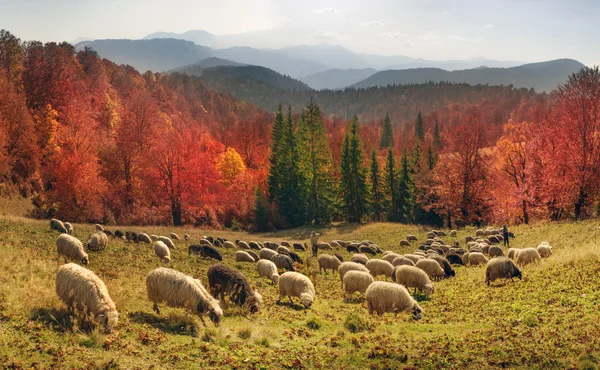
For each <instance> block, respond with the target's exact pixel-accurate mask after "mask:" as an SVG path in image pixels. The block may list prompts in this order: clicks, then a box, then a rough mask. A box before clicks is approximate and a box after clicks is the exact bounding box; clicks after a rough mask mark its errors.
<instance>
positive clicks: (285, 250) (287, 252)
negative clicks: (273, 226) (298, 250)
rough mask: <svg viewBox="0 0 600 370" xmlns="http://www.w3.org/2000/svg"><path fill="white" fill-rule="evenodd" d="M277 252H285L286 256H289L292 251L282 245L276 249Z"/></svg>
mask: <svg viewBox="0 0 600 370" xmlns="http://www.w3.org/2000/svg"><path fill="white" fill-rule="evenodd" d="M275 252H277V253H282V252H285V253H286V254H289V253H290V250H289V249H287V248H286V247H284V246H282V245H281V246H279V247H277V249H275Z"/></svg>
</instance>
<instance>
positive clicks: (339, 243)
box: [331, 240, 348, 248]
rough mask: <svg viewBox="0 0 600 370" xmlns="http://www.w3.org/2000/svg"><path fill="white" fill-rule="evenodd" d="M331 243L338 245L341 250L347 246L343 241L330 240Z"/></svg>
mask: <svg viewBox="0 0 600 370" xmlns="http://www.w3.org/2000/svg"><path fill="white" fill-rule="evenodd" d="M331 242H332V243H336V244H338V245H339V246H340V247H341V248H346V245H348V243H347V242H345V241H343V240H332V241H331Z"/></svg>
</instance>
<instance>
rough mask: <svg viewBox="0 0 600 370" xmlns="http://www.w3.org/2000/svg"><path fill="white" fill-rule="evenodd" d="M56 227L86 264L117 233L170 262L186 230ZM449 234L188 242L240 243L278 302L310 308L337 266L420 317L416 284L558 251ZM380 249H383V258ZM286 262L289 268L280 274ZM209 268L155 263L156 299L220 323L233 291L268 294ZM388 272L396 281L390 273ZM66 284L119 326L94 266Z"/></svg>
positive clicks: (242, 297) (496, 275) (376, 297)
mask: <svg viewBox="0 0 600 370" xmlns="http://www.w3.org/2000/svg"><path fill="white" fill-rule="evenodd" d="M50 227H51V229H53V230H56V231H59V232H60V233H61V234H60V235H59V237H58V238H57V240H56V246H57V251H58V255H59V258H60V257H61V256H62V257H64V259H65V262H67V260H73V261H76V262H78V263H80V264H81V265H84V266H87V265H88V263H89V256H88V254H87V252H86V250H88V251H94V252H96V251H101V250H103V249H104V248H106V246H107V245H108V236H111V237H113V238H119V239H123V240H128V241H132V242H136V243H140V242H141V243H147V244H152V247H153V250H154V253H155V254H156V256H157V257H158V258H159V259H161V260H162V261H163V262H164V263H169V262H170V261H171V256H170V249H174V248H175V243H174V242H173V239H176V240H179V239H180V238H179V236H178V235H177V234H175V233H171V234H170V237H166V236H157V235H147V234H144V233H139V234H138V233H135V232H130V231H127V232H125V233H123V232H121V231H120V230H116V231H115V232H114V233H113V232H110V231H108V230H105V229H104V228H103V227H102V226H101V225H96V226H95V227H96V232H95V233H94V234H90V236H89V241H88V242H87V244H86V247H85V248H84V246H83V243H82V242H81V241H80V240H79V239H77V238H76V237H74V236H73V235H72V234H73V226H72V225H71V224H69V223H62V222H61V221H60V220H57V219H52V220H51V221H50ZM445 236H446V234H445V233H444V232H443V231H436V230H433V231H431V232H430V233H428V235H427V239H426V240H425V241H424V242H423V243H420V244H418V248H417V249H416V250H415V251H414V252H412V253H409V254H404V255H399V254H397V253H395V252H393V251H385V252H384V251H382V250H381V249H380V248H379V246H377V245H376V244H375V243H373V242H371V241H368V240H365V241H361V242H356V241H343V240H333V241H331V242H330V243H326V242H320V241H319V240H318V238H319V234H317V233H314V232H313V233H312V234H311V238H310V241H309V242H305V243H304V244H300V243H290V242H287V241H282V242H280V243H272V242H264V243H260V242H255V241H251V242H245V241H241V240H236V241H235V242H232V241H228V240H225V239H223V238H212V237H203V239H201V240H200V242H199V243H198V244H191V245H189V246H188V254H196V255H199V256H201V257H204V258H210V259H215V260H218V261H222V260H223V258H222V255H221V253H220V252H219V250H218V248H236V249H239V250H238V251H236V252H235V261H236V262H248V263H254V264H255V265H256V270H257V272H258V275H259V277H264V278H266V279H269V280H270V281H271V282H272V284H274V285H277V287H278V289H279V299H278V302H279V301H281V299H282V298H285V297H288V298H289V299H290V301H291V302H292V303H293V298H298V299H299V300H300V303H301V304H302V305H303V306H304V307H305V308H309V307H310V306H311V305H312V304H313V302H314V300H315V295H316V290H315V282H316V278H317V274H322V273H323V272H327V271H328V270H331V271H332V272H333V273H335V272H337V273H338V274H339V277H340V282H341V288H342V289H343V291H344V293H345V295H346V296H352V295H353V294H354V293H356V292H359V293H361V294H363V295H364V297H365V299H366V302H367V306H368V310H369V313H370V314H373V313H377V314H379V315H382V314H384V313H386V312H393V313H398V312H402V311H407V312H410V313H412V315H413V317H414V318H415V319H420V318H421V317H422V315H423V309H422V308H421V307H420V306H419V304H418V303H417V301H416V300H415V299H414V298H413V296H411V294H410V292H409V290H408V289H410V288H414V293H415V294H416V292H417V291H419V292H422V293H423V294H424V295H425V298H426V299H429V297H430V296H431V295H432V294H433V293H434V292H435V287H434V283H433V281H436V280H440V279H447V278H451V277H452V276H455V274H456V273H455V270H454V268H453V267H452V266H453V265H467V266H476V265H483V264H487V266H486V272H485V282H486V283H487V284H488V285H490V283H492V282H494V281H496V280H498V279H511V280H512V278H514V277H518V278H519V279H521V278H522V273H521V270H520V269H519V267H517V265H519V266H521V267H522V266H524V265H527V264H530V263H535V262H538V261H540V260H541V258H546V257H549V256H550V255H551V254H552V247H551V246H550V245H549V244H548V243H546V242H543V243H541V244H540V245H539V246H538V247H537V248H525V249H515V248H510V249H509V250H508V252H507V257H506V256H505V255H504V250H503V249H502V248H501V247H500V246H497V245H494V243H499V242H501V241H502V235H501V232H500V231H499V230H496V229H493V228H488V229H486V230H477V232H476V236H475V237H470V236H468V237H466V239H465V242H466V248H462V247H460V246H459V243H458V241H457V240H454V243H453V245H452V246H450V245H447V244H446V243H445V242H444V241H443V239H442V237H445ZM450 237H454V238H455V237H456V231H455V230H453V231H451V232H450ZM512 237H514V235H512ZM184 239H185V240H187V241H189V240H190V237H189V236H188V235H187V234H186V235H184ZM414 242H418V238H417V237H416V236H414V235H408V236H407V238H406V240H402V241H400V246H410V245H412V244H411V243H414ZM308 249H310V250H311V251H312V256H310V257H308V258H306V261H304V260H303V259H302V258H301V257H300V255H299V254H298V253H297V252H303V251H307V250H308ZM341 249H346V251H347V252H349V253H353V255H352V257H351V259H350V261H344V259H343V257H342V256H341V255H339V254H337V253H331V254H329V253H323V252H321V253H319V252H320V251H335V250H341ZM255 251H256V252H255ZM380 254H381V258H375V257H376V256H377V255H380ZM368 255H369V256H370V257H371V258H369V256H368ZM299 265H305V266H306V267H305V268H306V272H307V273H306V275H305V274H302V273H300V272H297V271H296V268H297V266H299ZM280 270H285V272H283V273H281V274H280V273H279V271H280ZM309 276H310V278H309ZM378 276H382V277H383V279H384V281H377V280H376V279H377V277H378ZM207 277H208V287H209V289H206V288H205V286H204V285H203V283H202V282H201V281H200V280H199V279H195V278H193V277H191V276H188V275H186V274H184V273H181V272H179V271H176V270H173V269H169V268H165V267H160V268H157V269H154V270H152V271H151V272H150V273H149V274H148V275H147V277H146V289H147V295H148V300H149V301H150V302H152V304H153V309H154V311H155V312H156V313H157V314H160V310H159V306H158V305H159V304H166V305H167V306H169V307H181V308H185V309H187V310H189V311H191V312H193V313H196V314H198V315H199V316H200V318H201V319H202V322H203V323H204V319H203V315H207V316H208V317H209V319H210V320H211V321H212V322H213V323H214V325H219V323H220V321H221V317H222V316H223V310H222V308H221V303H223V302H225V300H229V301H230V302H231V303H233V304H235V305H238V306H241V307H243V308H245V309H247V310H249V311H250V312H251V313H255V312H257V311H258V310H259V309H260V306H261V305H262V296H261V295H260V294H259V293H258V291H256V290H255V289H254V288H253V286H252V285H251V283H250V281H249V280H248V278H247V277H246V276H245V275H244V274H243V273H242V272H240V271H239V270H238V269H235V268H232V267H230V266H227V265H225V264H220V263H219V264H214V265H212V266H210V267H209V269H208V271H207ZM388 277H389V278H390V280H391V282H388V281H387V278H388ZM56 292H57V294H58V296H59V298H60V299H61V300H62V301H63V302H64V303H65V304H66V305H67V307H68V308H69V309H70V310H75V309H76V310H79V311H83V312H84V313H85V315H86V316H87V315H89V314H90V313H91V314H93V315H94V317H95V318H96V320H97V321H98V322H99V323H101V324H102V325H104V329H105V331H107V332H110V331H111V329H112V328H113V327H114V326H115V325H116V324H117V321H118V313H117V310H116V307H115V304H114V303H113V301H112V300H111V298H110V296H109V294H108V290H107V288H106V285H105V284H104V283H103V282H102V280H101V279H99V278H98V277H97V276H96V275H95V274H94V273H93V272H92V271H90V270H89V269H87V268H85V267H81V266H80V265H78V264H76V263H67V264H65V265H62V266H61V267H60V268H59V269H58V272H57V274H56Z"/></svg>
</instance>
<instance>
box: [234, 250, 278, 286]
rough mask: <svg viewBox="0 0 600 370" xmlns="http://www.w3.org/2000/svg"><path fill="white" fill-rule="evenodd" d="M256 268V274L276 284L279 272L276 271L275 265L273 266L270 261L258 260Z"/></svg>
mask: <svg viewBox="0 0 600 370" xmlns="http://www.w3.org/2000/svg"><path fill="white" fill-rule="evenodd" d="M242 253H244V252H242ZM256 270H257V271H258V276H261V277H266V278H268V279H270V280H271V282H273V284H277V282H278V281H279V272H278V271H277V266H275V264H274V263H273V262H272V261H267V260H260V261H258V263H257V264H256Z"/></svg>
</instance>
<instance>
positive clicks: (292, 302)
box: [289, 296, 294, 306]
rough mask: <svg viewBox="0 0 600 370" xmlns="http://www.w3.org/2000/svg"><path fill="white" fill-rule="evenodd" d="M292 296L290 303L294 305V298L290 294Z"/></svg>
mask: <svg viewBox="0 0 600 370" xmlns="http://www.w3.org/2000/svg"><path fill="white" fill-rule="evenodd" d="M289 298H290V303H291V304H292V306H293V305H294V300H293V299H292V296H289Z"/></svg>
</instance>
